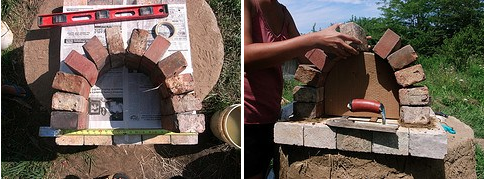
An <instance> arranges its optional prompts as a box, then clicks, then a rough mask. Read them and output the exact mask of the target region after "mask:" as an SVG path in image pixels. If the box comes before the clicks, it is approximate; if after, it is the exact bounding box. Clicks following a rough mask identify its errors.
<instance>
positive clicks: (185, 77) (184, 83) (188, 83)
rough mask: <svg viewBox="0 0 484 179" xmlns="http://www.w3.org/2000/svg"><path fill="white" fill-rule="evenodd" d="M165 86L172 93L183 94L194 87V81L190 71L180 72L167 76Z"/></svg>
mask: <svg viewBox="0 0 484 179" xmlns="http://www.w3.org/2000/svg"><path fill="white" fill-rule="evenodd" d="M165 84H166V87H167V88H168V89H169V90H170V92H171V93H173V94H184V93H188V92H191V91H193V90H194V89H195V82H194V81H193V76H192V74H191V73H185V74H180V75H177V76H173V77H171V78H167V79H166V80H165Z"/></svg>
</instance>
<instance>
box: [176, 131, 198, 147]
mask: <svg viewBox="0 0 484 179" xmlns="http://www.w3.org/2000/svg"><path fill="white" fill-rule="evenodd" d="M196 144H198V134H197V133H194V134H183V135H178V134H177V135H171V145H196Z"/></svg>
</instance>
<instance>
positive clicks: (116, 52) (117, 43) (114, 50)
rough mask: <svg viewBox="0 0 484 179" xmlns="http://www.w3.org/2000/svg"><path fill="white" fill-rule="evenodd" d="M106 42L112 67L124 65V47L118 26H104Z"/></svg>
mask: <svg viewBox="0 0 484 179" xmlns="http://www.w3.org/2000/svg"><path fill="white" fill-rule="evenodd" d="M106 44H107V47H108V53H109V59H110V61H111V67H112V68H119V67H123V66H124V57H125V52H126V50H125V48H124V43H123V37H122V36H121V28H120V27H110V28H106Z"/></svg>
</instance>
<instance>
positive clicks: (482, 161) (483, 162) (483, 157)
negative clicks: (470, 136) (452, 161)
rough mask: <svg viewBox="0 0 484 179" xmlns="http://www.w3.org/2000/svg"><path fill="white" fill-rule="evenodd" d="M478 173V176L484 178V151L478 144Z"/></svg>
mask: <svg viewBox="0 0 484 179" xmlns="http://www.w3.org/2000/svg"><path fill="white" fill-rule="evenodd" d="M476 174H477V178H480V179H484V151H483V150H482V148H481V146H479V145H476Z"/></svg>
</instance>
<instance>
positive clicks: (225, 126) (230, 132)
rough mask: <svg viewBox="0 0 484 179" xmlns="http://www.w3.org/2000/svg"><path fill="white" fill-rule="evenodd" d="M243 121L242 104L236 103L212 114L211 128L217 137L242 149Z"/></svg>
mask: <svg viewBox="0 0 484 179" xmlns="http://www.w3.org/2000/svg"><path fill="white" fill-rule="evenodd" d="M241 123H242V119H241V105H240V104H234V105H231V106H229V107H227V108H225V109H224V110H222V111H217V112H216V113H215V114H214V115H213V116H212V119H211V120H210V129H211V130H212V133H213V134H214V135H215V136H216V137H217V138H219V139H220V140H222V141H224V142H227V143H228V144H230V145H231V146H234V147H237V148H238V149H240V146H241V128H240V126H241Z"/></svg>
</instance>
